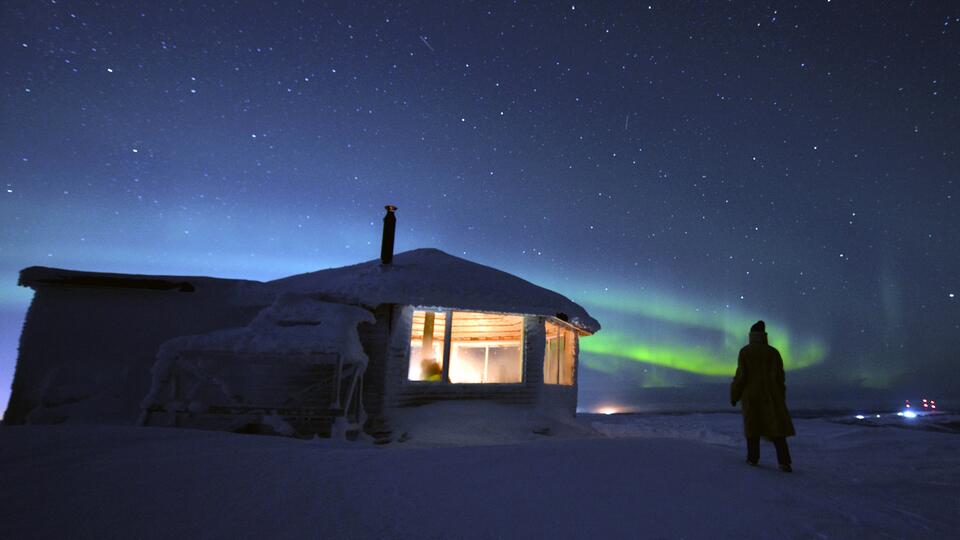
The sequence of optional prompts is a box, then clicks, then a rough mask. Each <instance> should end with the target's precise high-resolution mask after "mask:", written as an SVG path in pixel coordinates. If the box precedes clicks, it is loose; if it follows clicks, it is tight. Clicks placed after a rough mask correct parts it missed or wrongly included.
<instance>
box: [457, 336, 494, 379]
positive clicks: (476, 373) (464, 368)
mask: <svg viewBox="0 0 960 540" xmlns="http://www.w3.org/2000/svg"><path fill="white" fill-rule="evenodd" d="M486 351H487V349H486V347H482V346H481V347H478V346H464V345H456V344H455V345H454V346H453V353H452V354H451V355H450V382H452V383H480V382H483V364H484V358H485V356H486Z"/></svg>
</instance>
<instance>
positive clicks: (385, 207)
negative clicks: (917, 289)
mask: <svg viewBox="0 0 960 540" xmlns="http://www.w3.org/2000/svg"><path fill="white" fill-rule="evenodd" d="M383 208H384V209H385V210H386V211H387V212H396V211H397V207H396V206H394V205H392V204H388V205H386V206H384V207H383Z"/></svg>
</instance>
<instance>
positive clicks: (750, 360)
mask: <svg viewBox="0 0 960 540" xmlns="http://www.w3.org/2000/svg"><path fill="white" fill-rule="evenodd" d="M786 393H787V388H786V385H785V384H784V373H783V358H781V357H780V351H778V350H777V349H775V348H773V347H771V346H770V345H767V334H766V333H762V332H751V333H750V344H749V345H747V346H746V347H744V348H742V349H740V358H739V359H738V360H737V374H736V375H735V376H734V377H733V382H732V383H731V384H730V403H731V404H734V405H735V404H736V403H737V402H738V401H740V402H741V408H742V411H743V434H744V435H745V436H746V437H747V438H751V439H752V438H755V437H789V436H791V435H795V434H796V433H795V432H794V430H793V422H792V421H791V420H790V411H788V410H787V402H786Z"/></svg>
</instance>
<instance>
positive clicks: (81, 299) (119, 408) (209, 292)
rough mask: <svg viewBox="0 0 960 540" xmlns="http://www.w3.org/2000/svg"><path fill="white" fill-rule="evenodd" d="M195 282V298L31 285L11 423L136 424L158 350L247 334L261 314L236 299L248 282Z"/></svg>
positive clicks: (181, 293)
mask: <svg viewBox="0 0 960 540" xmlns="http://www.w3.org/2000/svg"><path fill="white" fill-rule="evenodd" d="M188 279H189V283H190V285H191V287H189V288H186V287H185V289H192V290H182V289H180V288H175V289H168V290H150V289H141V288H131V287H123V288H111V287H74V286H65V285H58V284H37V283H28V284H29V285H30V286H31V287H33V288H34V289H35V291H36V293H35V295H34V298H33V301H32V303H31V305H30V309H29V311H28V312H27V317H26V321H25V323H24V329H23V333H22V335H21V337H20V350H19V356H18V359H17V368H16V372H15V375H14V380H13V387H12V392H11V395H10V403H9V406H8V408H7V413H6V416H5V418H4V422H5V423H7V424H23V423H59V422H79V423H133V422H134V421H135V420H136V418H137V415H138V414H139V403H140V400H142V399H143V397H144V395H146V393H147V391H148V389H149V388H150V380H151V378H150V367H151V366H152V365H153V363H154V361H155V359H156V354H157V350H158V348H159V346H160V344H161V343H163V342H164V341H167V340H168V339H170V338H173V337H176V336H181V335H187V334H200V333H205V332H210V331H213V330H217V329H221V328H228V327H233V326H244V325H246V324H247V323H249V322H250V320H251V319H252V318H253V317H254V316H255V315H256V313H257V312H258V311H260V309H262V307H263V306H262V305H244V304H243V303H241V302H238V301H237V297H238V291H239V290H240V289H245V288H249V287H250V286H251V282H241V281H237V280H220V279H213V278H188Z"/></svg>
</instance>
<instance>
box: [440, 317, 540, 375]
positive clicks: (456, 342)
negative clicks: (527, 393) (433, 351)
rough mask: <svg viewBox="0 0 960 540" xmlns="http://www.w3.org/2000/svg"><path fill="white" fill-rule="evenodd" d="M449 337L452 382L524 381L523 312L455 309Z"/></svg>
mask: <svg viewBox="0 0 960 540" xmlns="http://www.w3.org/2000/svg"><path fill="white" fill-rule="evenodd" d="M450 341H451V344H452V346H451V351H450V366H449V377H450V382H452V383H518V382H523V317H522V316H519V315H497V314H492V313H476V312H470V311H457V312H454V313H453V319H452V331H451V334H450Z"/></svg>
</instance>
